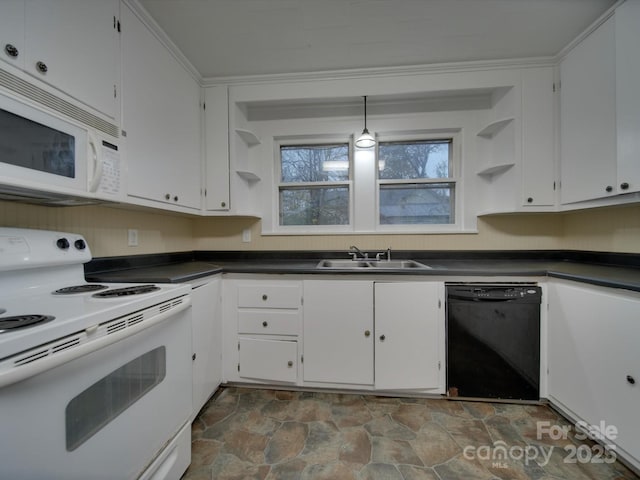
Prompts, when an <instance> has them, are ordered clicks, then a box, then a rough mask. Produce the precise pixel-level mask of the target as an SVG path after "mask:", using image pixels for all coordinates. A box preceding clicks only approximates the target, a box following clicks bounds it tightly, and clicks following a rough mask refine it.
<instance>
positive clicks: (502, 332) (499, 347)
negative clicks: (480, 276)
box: [447, 284, 541, 400]
mask: <svg viewBox="0 0 640 480" xmlns="http://www.w3.org/2000/svg"><path fill="white" fill-rule="evenodd" d="M540 300H541V289H540V287H537V286H535V285H523V284H510V285H508V284H501V285H488V284H455V285H453V284H448V285H447V392H448V394H449V396H450V397H476V398H499V399H519V400H539V399H540Z"/></svg>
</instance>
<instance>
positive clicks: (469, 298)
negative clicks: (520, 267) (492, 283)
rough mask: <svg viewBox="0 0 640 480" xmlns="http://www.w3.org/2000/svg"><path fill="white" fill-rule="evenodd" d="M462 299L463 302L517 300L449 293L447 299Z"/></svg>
mask: <svg viewBox="0 0 640 480" xmlns="http://www.w3.org/2000/svg"><path fill="white" fill-rule="evenodd" d="M452 299H453V300H462V301H464V302H511V301H512V300H518V298H504V297H498V298H489V297H473V296H471V295H449V296H448V297H447V300H452Z"/></svg>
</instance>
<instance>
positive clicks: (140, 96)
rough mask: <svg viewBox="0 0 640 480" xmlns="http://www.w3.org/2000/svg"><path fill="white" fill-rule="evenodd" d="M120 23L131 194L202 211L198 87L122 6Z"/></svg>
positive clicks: (138, 20) (123, 114) (124, 6)
mask: <svg viewBox="0 0 640 480" xmlns="http://www.w3.org/2000/svg"><path fill="white" fill-rule="evenodd" d="M121 21H122V43H123V49H122V51H123V54H122V57H123V67H122V68H123V71H122V88H123V113H122V126H123V130H125V131H126V156H127V164H128V178H127V183H128V192H129V195H130V196H133V197H140V198H144V199H148V200H153V201H157V202H163V203H166V204H171V205H179V206H183V207H191V208H200V198H201V197H200V87H199V86H198V84H197V83H196V81H195V80H194V79H193V78H192V77H191V75H189V73H188V72H187V71H186V70H185V69H184V68H182V66H181V65H180V64H179V63H178V62H177V61H176V60H175V59H174V57H173V56H172V55H171V53H169V51H168V50H167V49H166V48H164V46H163V45H162V44H161V43H160V42H159V41H158V40H157V39H156V37H155V36H154V35H153V34H152V33H151V31H150V30H148V29H147V27H146V26H145V25H144V24H143V23H142V22H141V21H140V19H138V17H137V16H136V15H135V14H134V13H133V12H132V11H131V10H130V9H129V8H128V7H127V6H126V5H124V4H123V9H122V18H121Z"/></svg>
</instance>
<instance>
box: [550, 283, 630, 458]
mask: <svg viewBox="0 0 640 480" xmlns="http://www.w3.org/2000/svg"><path fill="white" fill-rule="evenodd" d="M638 319H640V295H638V294H637V293H634V292H626V293H624V292H623V291H618V290H614V289H609V288H601V287H593V286H589V285H581V284H575V283H571V282H561V281H554V282H552V283H551V285H550V289H549V327H548V335H549V337H548V349H549V352H548V355H549V357H548V365H549V382H548V385H549V396H550V397H551V399H552V401H554V402H556V403H559V404H560V405H561V406H562V407H563V408H565V409H567V410H568V411H570V412H573V414H575V415H576V416H577V417H578V418H579V419H582V420H584V421H586V422H587V423H589V424H591V425H600V424H601V422H604V423H605V424H606V425H613V426H615V427H616V428H617V429H618V434H617V437H616V438H615V439H612V440H613V442H614V443H616V444H617V445H618V446H619V447H620V448H622V449H624V450H626V451H627V452H628V453H629V454H630V455H632V456H633V457H635V458H636V459H638V460H640V416H638V414H637V407H638V405H640V349H638V345H637V341H638V339H639V338H640V321H638ZM628 377H631V378H633V379H635V384H632V383H630V381H629V380H628ZM608 443H611V442H608Z"/></svg>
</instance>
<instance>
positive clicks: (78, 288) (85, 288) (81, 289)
mask: <svg viewBox="0 0 640 480" xmlns="http://www.w3.org/2000/svg"><path fill="white" fill-rule="evenodd" d="M105 288H108V287H107V286H106V285H99V284H96V283H93V284H86V285H74V286H71V287H64V288H59V289H58V290H56V291H55V292H53V294H54V295H68V294H71V293H87V292H96V291H98V290H104V289H105Z"/></svg>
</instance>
